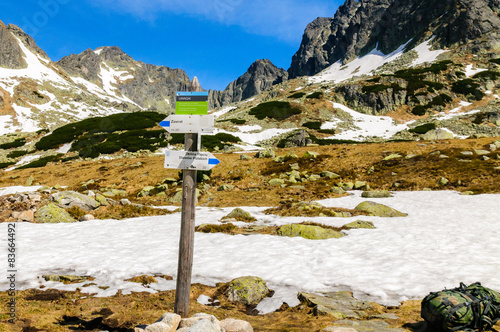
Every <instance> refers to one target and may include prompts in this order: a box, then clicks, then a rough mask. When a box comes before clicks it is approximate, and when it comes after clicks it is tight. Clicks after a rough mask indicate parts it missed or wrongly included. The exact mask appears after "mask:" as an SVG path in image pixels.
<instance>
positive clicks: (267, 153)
mask: <svg viewBox="0 0 500 332" xmlns="http://www.w3.org/2000/svg"><path fill="white" fill-rule="evenodd" d="M255 157H256V158H274V157H276V152H274V150H273V149H266V150H262V151H259V152H257V154H256V155H255Z"/></svg>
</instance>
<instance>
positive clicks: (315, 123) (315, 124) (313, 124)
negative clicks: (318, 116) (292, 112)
mask: <svg viewBox="0 0 500 332" xmlns="http://www.w3.org/2000/svg"><path fill="white" fill-rule="evenodd" d="M302 127H305V128H309V129H315V130H318V129H320V128H321V122H319V121H311V122H306V123H303V124H302Z"/></svg>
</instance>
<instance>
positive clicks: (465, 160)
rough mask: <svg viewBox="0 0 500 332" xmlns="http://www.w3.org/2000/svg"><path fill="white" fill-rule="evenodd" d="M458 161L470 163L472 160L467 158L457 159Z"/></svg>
mask: <svg viewBox="0 0 500 332" xmlns="http://www.w3.org/2000/svg"><path fill="white" fill-rule="evenodd" d="M458 161H459V162H461V163H471V162H472V160H469V159H458Z"/></svg>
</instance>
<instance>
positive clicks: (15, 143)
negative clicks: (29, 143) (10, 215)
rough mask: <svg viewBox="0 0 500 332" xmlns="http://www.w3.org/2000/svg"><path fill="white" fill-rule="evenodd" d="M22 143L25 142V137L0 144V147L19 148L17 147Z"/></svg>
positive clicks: (4, 148)
mask: <svg viewBox="0 0 500 332" xmlns="http://www.w3.org/2000/svg"><path fill="white" fill-rule="evenodd" d="M24 144H26V139H25V138H18V139H16V140H15V141H13V142H9V143H4V144H0V149H3V150H8V149H12V148H19V147H21V146H23V145H24Z"/></svg>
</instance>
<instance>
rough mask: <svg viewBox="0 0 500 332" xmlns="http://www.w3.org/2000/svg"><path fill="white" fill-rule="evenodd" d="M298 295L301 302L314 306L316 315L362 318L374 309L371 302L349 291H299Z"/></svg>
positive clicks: (336, 317) (337, 317)
mask: <svg viewBox="0 0 500 332" xmlns="http://www.w3.org/2000/svg"><path fill="white" fill-rule="evenodd" d="M297 297H298V298H299V300H300V302H302V303H304V304H306V305H307V306H309V307H312V308H313V314H314V315H316V316H323V315H331V316H333V317H334V318H335V319H344V318H353V319H361V318H366V317H368V313H367V311H369V310H372V309H373V306H372V305H371V304H370V303H369V302H365V301H361V300H358V299H355V298H354V297H352V294H351V293H350V292H347V291H341V292H332V293H326V294H321V295H320V294H311V293H299V294H298V296H297Z"/></svg>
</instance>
